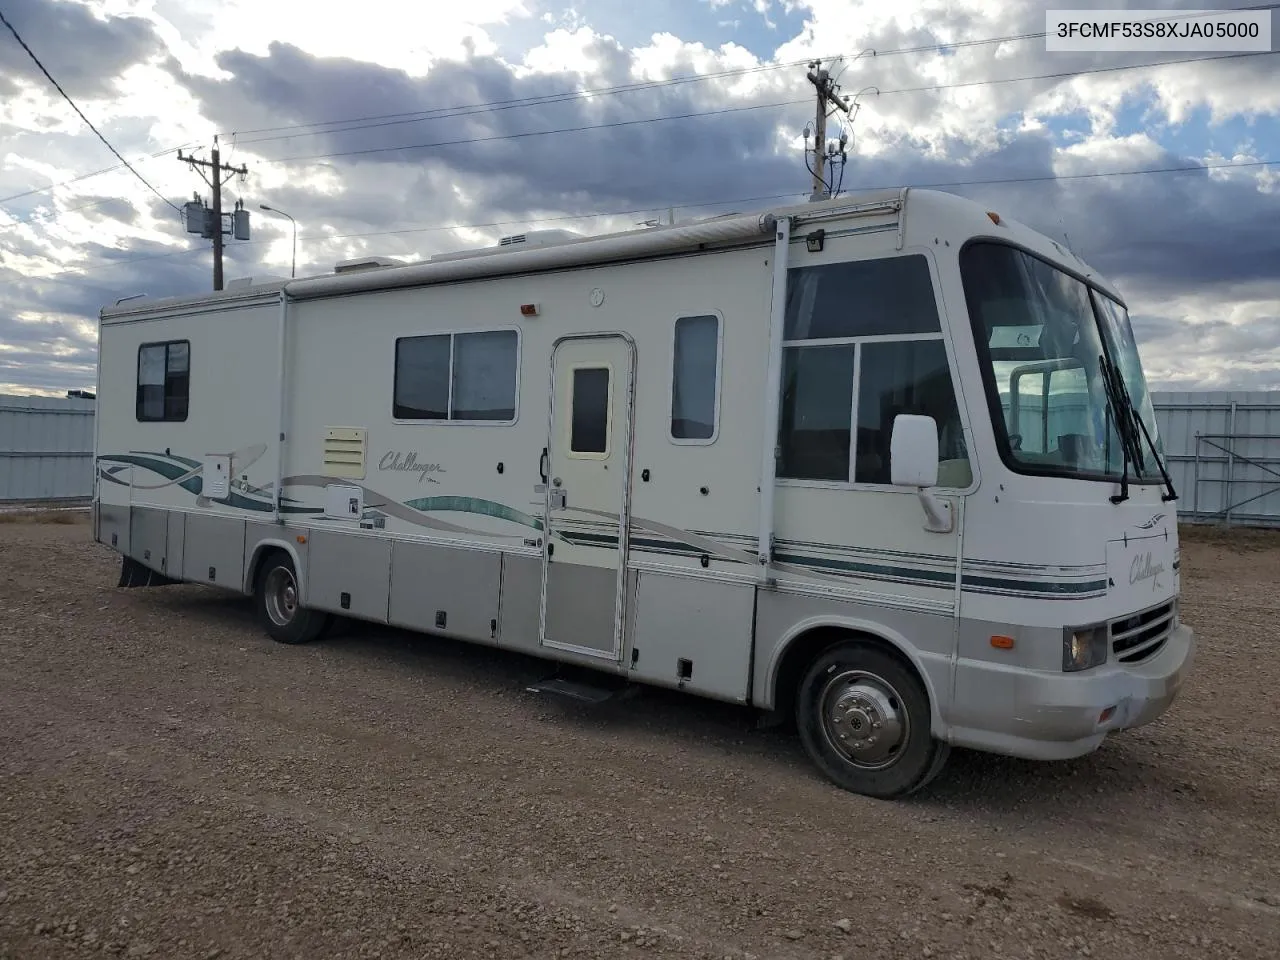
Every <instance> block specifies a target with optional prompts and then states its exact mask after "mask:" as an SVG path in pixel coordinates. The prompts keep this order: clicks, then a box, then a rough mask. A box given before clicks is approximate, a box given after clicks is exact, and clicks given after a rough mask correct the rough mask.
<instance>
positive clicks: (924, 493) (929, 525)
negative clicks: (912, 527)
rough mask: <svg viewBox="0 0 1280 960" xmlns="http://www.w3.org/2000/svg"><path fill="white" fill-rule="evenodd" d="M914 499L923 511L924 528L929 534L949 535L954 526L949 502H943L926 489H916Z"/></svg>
mask: <svg viewBox="0 0 1280 960" xmlns="http://www.w3.org/2000/svg"><path fill="white" fill-rule="evenodd" d="M916 497H917V499H919V501H920V506H921V507H922V508H923V509H924V516H925V523H924V528H925V529H926V530H928V531H929V532H930V533H950V532H951V529H952V527H953V526H954V524H955V515H954V512H953V511H952V509H951V501H949V500H943V499H942V498H941V497H939V496H938V495H937V494H935V493H933V492H932V491H930V490H929V489H928V488H927V487H918V488H916Z"/></svg>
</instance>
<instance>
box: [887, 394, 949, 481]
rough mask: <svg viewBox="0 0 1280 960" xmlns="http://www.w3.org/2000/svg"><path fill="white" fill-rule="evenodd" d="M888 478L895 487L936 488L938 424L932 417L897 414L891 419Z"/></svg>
mask: <svg viewBox="0 0 1280 960" xmlns="http://www.w3.org/2000/svg"><path fill="white" fill-rule="evenodd" d="M889 475H890V481H891V482H892V483H893V485H894V486H895V487H915V488H916V489H917V490H918V489H922V488H925V487H936V486H937V485H938V423H937V421H936V420H934V419H933V417H922V416H918V415H916V414H910V413H900V414H898V415H897V416H896V417H894V418H893V435H892V436H891V437H890V439H889Z"/></svg>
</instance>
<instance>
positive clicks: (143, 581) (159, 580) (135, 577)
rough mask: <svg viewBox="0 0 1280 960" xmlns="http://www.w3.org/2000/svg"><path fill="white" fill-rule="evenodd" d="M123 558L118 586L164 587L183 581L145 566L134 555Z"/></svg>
mask: <svg viewBox="0 0 1280 960" xmlns="http://www.w3.org/2000/svg"><path fill="white" fill-rule="evenodd" d="M121 559H122V563H121V564H120V582H119V583H118V584H116V586H118V587H163V586H167V585H169V584H174V583H180V582H181V581H178V580H171V579H169V578H168V577H166V576H165V575H164V574H163V573H157V572H156V571H155V570H152V569H151V568H150V567H144V566H143V565H142V564H140V563H139V562H138V561H137V560H135V559H133V557H122V558H121Z"/></svg>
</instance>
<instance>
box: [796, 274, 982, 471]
mask: <svg viewBox="0 0 1280 960" xmlns="http://www.w3.org/2000/svg"><path fill="white" fill-rule="evenodd" d="M787 283H788V287H787V317H786V327H785V331H784V334H783V357H782V364H783V366H782V385H781V391H782V392H781V397H780V409H779V424H778V449H779V459H778V470H777V475H778V477H779V478H780V479H792V480H823V481H832V482H836V483H849V482H854V483H865V484H886V485H887V484H889V483H890V481H891V476H892V475H891V471H890V466H889V448H890V440H891V438H892V436H893V421H894V418H895V417H896V416H897V415H898V414H900V413H916V414H924V415H926V416H931V417H933V418H934V420H935V421H936V422H937V424H938V445H939V461H940V462H939V467H938V483H939V485H940V486H944V487H966V486H968V485H969V483H970V482H971V480H972V474H971V472H970V468H969V461H968V454H967V452H966V449H965V442H964V431H963V429H962V426H961V420H960V411H959V406H958V404H957V401H956V393H955V390H954V385H953V383H952V380H951V372H950V368H949V366H948V363H947V353H946V348H945V346H944V345H943V341H942V330H941V323H940V320H939V315H938V309H937V303H936V300H935V298H934V290H933V280H932V277H931V275H930V273H929V266H928V261H927V260H926V259H925V258H924V257H923V256H921V255H919V254H911V255H908V256H903V257H887V258H884V259H879V260H865V261H859V262H852V263H834V264H824V265H822V266H817V267H801V268H798V269H794V270H791V271H790V272H789V273H788V278H787ZM855 393H856V395H855Z"/></svg>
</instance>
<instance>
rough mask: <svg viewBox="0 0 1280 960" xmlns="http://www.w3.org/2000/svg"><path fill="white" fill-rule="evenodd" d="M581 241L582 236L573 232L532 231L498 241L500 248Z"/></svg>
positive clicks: (515, 234) (543, 245)
mask: <svg viewBox="0 0 1280 960" xmlns="http://www.w3.org/2000/svg"><path fill="white" fill-rule="evenodd" d="M581 239H582V236H581V235H580V234H577V233H574V232H573V231H572V230H530V231H529V232H528V233H513V234H511V235H510V236H508V237H503V238H502V239H501V240H499V241H498V246H500V247H513V246H517V245H518V246H522V247H548V246H551V245H553V244H557V243H567V242H569V241H570V240H581Z"/></svg>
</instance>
